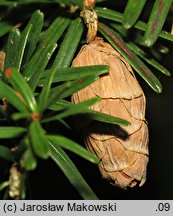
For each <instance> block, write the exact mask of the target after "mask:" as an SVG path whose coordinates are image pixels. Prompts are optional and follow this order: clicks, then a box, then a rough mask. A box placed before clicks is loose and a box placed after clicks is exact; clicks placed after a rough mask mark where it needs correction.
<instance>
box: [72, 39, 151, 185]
mask: <svg viewBox="0 0 173 216" xmlns="http://www.w3.org/2000/svg"><path fill="white" fill-rule="evenodd" d="M89 65H108V66H109V67H110V69H109V74H108V75H103V76H102V77H101V78H100V79H99V80H97V81H96V82H94V83H93V84H91V85H90V86H88V87H86V88H84V89H82V90H80V91H78V92H77V93H75V94H74V95H73V96H72V101H73V102H74V103H79V102H81V101H84V100H87V99H89V98H93V97H95V96H99V97H101V98H102V101H101V102H99V103H97V104H95V105H93V106H91V107H90V108H91V109H93V110H96V111H100V112H103V113H106V114H110V115H112V116H116V117H119V118H122V119H126V120H128V121H130V123H131V125H129V126H126V127H124V126H121V127H120V126H116V125H110V124H105V123H100V122H96V121H88V122H87V123H86V120H85V124H83V123H82V125H80V124H81V121H78V125H79V128H82V127H83V129H82V130H83V133H84V139H85V142H86V145H87V147H88V148H89V149H90V150H91V151H92V152H93V153H94V154H96V155H97V156H98V157H99V159H100V163H99V169H100V172H101V174H102V176H103V177H104V178H107V179H110V180H113V181H114V183H115V184H116V185H117V186H119V187H121V188H126V187H127V186H130V187H133V186H135V185H136V184H137V183H139V186H142V185H143V184H144V182H145V180H146V169H147V163H148V127H147V123H146V120H145V106H146V101H145V96H144V93H143V91H142V89H141V87H140V85H139V83H138V81H137V80H136V78H135V75H134V73H133V70H132V68H131V66H130V65H129V64H128V62H126V60H125V59H124V58H123V57H122V56H121V55H120V54H119V53H118V52H116V51H115V50H114V49H113V47H112V46H111V45H110V44H108V43H106V42H104V41H103V40H102V39H101V38H96V39H95V40H94V41H93V42H91V43H90V44H88V45H84V46H83V47H82V48H81V50H80V52H79V54H78V55H77V57H76V58H75V59H74V61H73V63H72V66H73V67H77V66H89ZM81 73H82V71H81Z"/></svg>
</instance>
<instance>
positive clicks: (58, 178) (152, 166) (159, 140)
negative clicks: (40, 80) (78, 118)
mask: <svg viewBox="0 0 173 216" xmlns="http://www.w3.org/2000/svg"><path fill="white" fill-rule="evenodd" d="M107 2H108V5H109V7H110V8H111V9H116V10H119V11H123V8H124V5H117V3H115V2H121V1H107ZM123 2H124V3H125V2H126V1H123ZM151 2H152V1H151ZM124 3H123V4H124ZM104 6H106V5H104ZM34 10H35V9H33V11H34ZM168 46H169V48H171V49H172V44H171V43H168ZM172 56H173V53H172V51H171V52H170V53H168V54H167V55H165V57H164V58H163V60H162V62H160V63H163V64H164V66H166V68H168V69H169V70H170V72H172V71H173V70H172V68H173V60H172ZM153 71H154V70H153ZM155 74H156V76H157V77H158V78H159V79H160V81H161V83H162V84H163V93H161V94H157V93H155V92H153V91H152V90H151V89H150V88H149V87H148V86H147V84H145V83H144V81H143V80H141V79H140V77H139V76H137V78H138V80H139V82H140V84H141V86H142V88H143V90H144V93H145V95H146V99H147V109H146V119H147V121H148V126H149V134H150V142H149V151H150V155H149V158H150V161H149V164H148V174H147V181H146V183H145V184H144V186H142V187H141V188H139V187H135V188H133V189H127V190H122V189H119V188H117V187H115V186H113V185H111V184H110V183H109V182H108V181H107V180H105V179H103V178H102V177H101V175H100V173H99V170H98V167H97V166H96V165H93V164H91V163H90V162H88V161H85V160H84V159H81V158H80V157H78V156H76V155H74V154H72V153H70V152H67V153H68V155H69V156H70V157H71V159H72V160H73V162H74V163H75V165H76V166H77V168H78V169H79V171H80V172H81V174H82V176H83V177H84V178H85V180H86V181H87V182H88V184H89V185H90V186H91V188H92V189H93V191H94V192H95V193H96V195H97V196H98V197H99V198H100V199H126V200H127V199H137V200H140V199H147V200H148V199H173V186H172V184H173V171H172V170H173V169H172V166H173V125H172V122H173V78H172V77H165V76H164V75H162V74H160V73H158V72H155ZM69 121H72V119H69ZM71 124H72V125H73V123H72V122H71ZM67 133H68V134H67V136H69V137H71V138H73V139H74V140H76V141H78V142H81V137H80V134H77V132H75V130H73V131H68V132H67ZM28 188H29V191H28V198H30V199H57V200H58V199H61V200H62V199H65V200H66V199H81V197H80V196H79V195H78V193H77V192H76V190H75V189H74V188H73V187H72V185H71V184H70V182H69V181H68V180H67V179H66V177H65V176H64V174H63V173H62V172H61V170H60V169H59V168H58V167H57V165H56V164H55V163H54V162H53V161H51V160H50V159H49V160H46V161H42V160H40V161H39V163H38V167H37V169H36V170H35V171H33V172H30V173H29V175H28Z"/></svg>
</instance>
